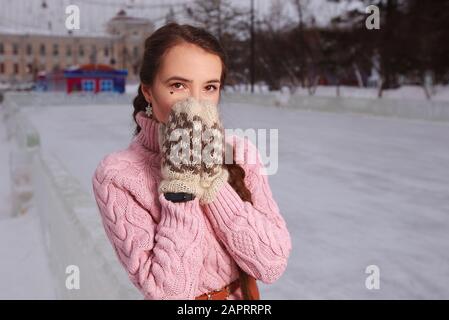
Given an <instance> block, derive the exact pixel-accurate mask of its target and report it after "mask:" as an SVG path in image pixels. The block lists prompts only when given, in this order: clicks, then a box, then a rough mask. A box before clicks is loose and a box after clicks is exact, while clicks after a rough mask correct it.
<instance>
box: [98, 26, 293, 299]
mask: <svg viewBox="0 0 449 320" xmlns="http://www.w3.org/2000/svg"><path fill="white" fill-rule="evenodd" d="M225 77H226V55H225V53H224V51H223V49H222V47H221V46H220V44H219V42H218V41H217V39H216V38H214V37H213V36H212V35H211V34H209V33H208V32H206V31H205V30H203V29H199V28H195V27H193V26H190V25H179V24H176V23H170V24H167V25H165V26H163V27H161V28H160V29H158V30H156V31H155V32H154V33H153V34H152V35H151V36H150V37H148V38H147V39H146V41H145V52H144V57H143V62H142V65H141V70H140V80H141V85H140V87H139V91H138V95H137V97H136V98H135V99H134V113H133V117H134V120H135V122H136V130H135V134H134V137H133V139H132V141H131V143H130V145H129V147H128V148H126V149H125V150H121V151H117V152H114V153H112V154H109V155H107V156H106V157H105V158H104V159H103V160H102V161H101V162H100V164H99V165H98V167H97V169H96V171H95V173H94V176H93V179H92V182H93V190H94V194H95V198H96V201H97V204H98V207H99V210H100V214H101V217H102V221H103V225H104V228H105V231H106V234H107V236H108V238H109V240H110V242H111V243H112V245H113V247H114V249H115V252H116V254H117V257H118V259H119V261H120V263H121V264H122V266H123V267H124V268H125V269H126V271H127V272H128V274H129V277H130V280H131V281H132V283H133V284H134V285H135V286H136V287H137V288H138V289H139V290H140V291H141V292H142V294H143V295H144V298H145V299H229V300H237V299H259V292H258V288H257V284H256V280H260V281H262V282H264V283H267V284H268V283H273V282H274V281H276V280H277V279H279V277H280V276H281V275H282V273H283V272H284V271H285V269H286V266H287V260H288V257H289V254H290V251H291V239H290V235H289V232H288V230H287V227H286V223H285V221H284V219H283V217H282V216H281V214H280V212H279V208H278V206H277V204H276V202H275V200H274V199H273V196H272V192H271V189H270V186H269V184H268V179H267V176H266V175H265V174H264V166H263V164H262V162H261V159H260V155H259V153H258V150H257V148H256V147H255V146H254V145H253V144H252V143H251V142H250V141H249V139H246V138H241V137H237V136H234V135H232V136H230V137H228V136H225V137H224V138H223V139H222V140H220V137H221V134H223V127H222V126H221V122H220V120H219V118H218V112H217V105H218V103H219V100H220V92H221V89H222V87H223V84H224V81H225ZM193 120H198V121H199V122H200V123H201V124H202V125H201V126H200V127H195V125H194V124H193V122H194V121H193ZM192 121H193V122H192ZM179 128H183V129H185V130H187V132H190V133H194V132H195V130H197V131H198V130H199V132H200V133H201V132H202V133H203V135H204V132H205V131H204V130H205V129H211V130H215V131H214V132H215V133H217V132H218V135H216V136H214V138H213V139H212V141H214V139H216V140H215V141H216V142H217V143H218V147H219V149H217V150H222V151H223V150H224V149H226V148H230V150H231V154H232V155H233V156H231V158H232V157H234V158H233V161H231V163H227V162H229V161H226V162H225V161H223V162H222V163H219V162H214V164H213V165H212V166H209V165H207V164H206V165H204V164H200V165H178V164H176V163H174V162H173V161H171V159H170V157H169V155H170V148H172V147H173V143H172V142H170V141H171V140H170V139H169V137H170V134H172V133H173V131H174V130H175V129H179ZM189 137H190V138H191V140H190V144H192V145H193V144H194V143H195V141H194V138H193V135H190V136H189ZM208 141H210V140H208ZM220 141H221V142H222V143H223V144H224V143H225V144H226V146H224V145H221V146H220V143H219V142H220ZM203 145H204V141H203ZM220 147H221V149H220ZM238 150H240V151H242V155H240V156H237V153H238ZM223 154H224V153H220V152H216V153H215V156H217V155H219V157H221V156H222V155H223ZM251 154H256V157H252V156H251ZM212 155H214V152H212ZM239 159H240V160H239ZM248 159H254V161H248ZM190 160H192V157H191V158H190ZM192 163H193V162H192Z"/></svg>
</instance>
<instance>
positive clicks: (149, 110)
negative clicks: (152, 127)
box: [145, 102, 153, 118]
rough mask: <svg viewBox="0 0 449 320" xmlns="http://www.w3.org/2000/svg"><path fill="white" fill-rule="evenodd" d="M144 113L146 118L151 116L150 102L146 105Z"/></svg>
mask: <svg viewBox="0 0 449 320" xmlns="http://www.w3.org/2000/svg"><path fill="white" fill-rule="evenodd" d="M145 114H146V115H147V116H148V118H151V115H152V114H153V106H152V105H151V102H150V103H149V104H148V106H147V107H146V109H145Z"/></svg>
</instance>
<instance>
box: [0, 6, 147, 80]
mask: <svg viewBox="0 0 449 320" xmlns="http://www.w3.org/2000/svg"><path fill="white" fill-rule="evenodd" d="M105 29H106V30H105V33H104V34H100V35H96V34H94V35H92V36H88V35H82V36H78V35H74V34H72V33H68V34H67V35H58V34H39V33H36V34H34V33H21V34H19V33H14V32H1V33H0V81H2V82H13V83H14V82H28V81H35V80H36V78H37V75H38V73H39V72H57V71H60V70H63V69H66V68H68V67H70V66H74V65H83V64H88V63H93V64H97V63H98V64H108V65H111V66H113V67H114V68H117V69H127V70H128V78H127V80H128V81H131V82H133V81H137V80H138V70H139V65H140V59H141V55H142V54H143V44H144V40H145V38H146V37H147V36H149V35H150V34H151V33H152V32H153V31H154V25H153V24H152V22H151V21H150V20H148V19H145V18H136V17H130V16H128V15H127V14H126V11H125V10H120V11H119V12H118V13H117V15H116V16H115V17H113V18H112V19H110V20H109V21H108V23H107V25H106V28H105Z"/></svg>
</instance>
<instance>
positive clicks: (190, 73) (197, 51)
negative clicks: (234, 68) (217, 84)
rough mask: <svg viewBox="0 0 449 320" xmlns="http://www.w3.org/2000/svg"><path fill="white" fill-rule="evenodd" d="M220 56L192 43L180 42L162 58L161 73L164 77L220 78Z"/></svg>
mask: <svg viewBox="0 0 449 320" xmlns="http://www.w3.org/2000/svg"><path fill="white" fill-rule="evenodd" d="M221 69H222V65H221V59H220V57H219V56H217V55H215V54H213V53H210V52H207V51H206V50H204V49H202V48H200V47H198V46H196V45H194V44H191V43H184V42H183V43H180V44H177V45H175V46H174V47H172V48H170V49H168V50H167V52H166V53H165V55H164V58H163V59H162V64H161V68H160V72H159V73H160V75H161V77H162V78H163V79H165V78H168V77H170V76H173V75H177V76H181V77H184V78H186V79H192V80H206V81H207V80H210V79H212V78H218V79H219V78H220V76H221Z"/></svg>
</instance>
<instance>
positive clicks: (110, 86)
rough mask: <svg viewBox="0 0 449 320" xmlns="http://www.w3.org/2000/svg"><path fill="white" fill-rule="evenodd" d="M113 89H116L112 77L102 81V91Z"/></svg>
mask: <svg viewBox="0 0 449 320" xmlns="http://www.w3.org/2000/svg"><path fill="white" fill-rule="evenodd" d="M112 89H114V83H113V82H112V80H111V79H105V80H101V81H100V91H112Z"/></svg>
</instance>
